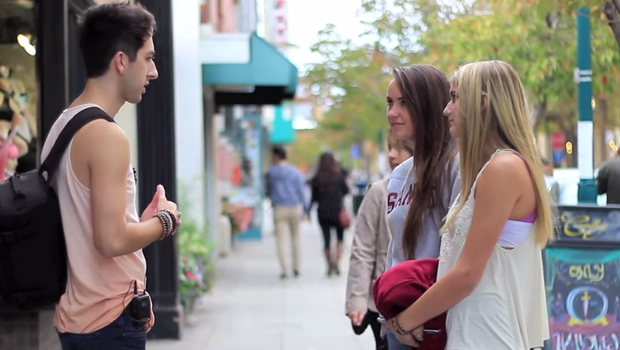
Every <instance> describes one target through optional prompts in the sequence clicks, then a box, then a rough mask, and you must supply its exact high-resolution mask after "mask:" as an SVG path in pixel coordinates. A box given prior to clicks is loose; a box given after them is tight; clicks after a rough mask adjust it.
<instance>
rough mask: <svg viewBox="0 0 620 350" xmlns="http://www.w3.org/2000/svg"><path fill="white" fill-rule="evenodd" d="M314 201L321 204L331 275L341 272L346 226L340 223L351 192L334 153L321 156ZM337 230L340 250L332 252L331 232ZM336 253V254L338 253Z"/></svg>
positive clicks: (313, 195)
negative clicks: (347, 197) (346, 198)
mask: <svg viewBox="0 0 620 350" xmlns="http://www.w3.org/2000/svg"><path fill="white" fill-rule="evenodd" d="M311 188H312V202H311V205H313V204H314V203H317V205H318V208H317V214H318V217H319V225H320V226H321V231H322V232H323V242H324V248H325V259H326V260H327V266H328V268H327V275H328V276H331V275H332V274H333V273H335V274H337V275H340V269H339V264H340V257H341V256H342V241H343V238H344V228H343V227H342V224H341V223H340V212H341V211H342V210H343V209H344V205H343V202H344V196H346V195H347V194H348V193H349V187H348V186H347V183H346V179H345V176H344V174H343V172H342V169H341V167H340V164H339V163H338V161H336V158H334V155H333V154H331V153H328V152H326V153H323V154H322V155H321V157H320V158H319V165H318V168H317V172H316V175H315V176H314V178H313V179H312V180H311ZM332 229H334V230H335V231H336V240H337V241H336V242H337V243H336V251H335V254H332V247H331V231H332ZM334 255H335V256H334Z"/></svg>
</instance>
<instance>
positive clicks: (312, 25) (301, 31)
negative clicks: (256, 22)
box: [287, 0, 363, 72]
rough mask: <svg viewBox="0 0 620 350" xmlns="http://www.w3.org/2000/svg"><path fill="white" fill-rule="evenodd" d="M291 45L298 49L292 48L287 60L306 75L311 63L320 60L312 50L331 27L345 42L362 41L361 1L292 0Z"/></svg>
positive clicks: (289, 27)
mask: <svg viewBox="0 0 620 350" xmlns="http://www.w3.org/2000/svg"><path fill="white" fill-rule="evenodd" d="M287 6H288V41H289V43H291V44H292V45H296V46H298V47H297V48H290V49H289V50H288V52H287V56H288V57H289V59H290V60H291V62H293V63H294V64H295V65H296V66H297V68H298V69H299V71H300V72H305V71H306V68H305V67H306V66H307V64H309V63H313V62H316V61H318V60H319V59H320V58H319V57H317V56H316V55H313V54H312V53H311V52H310V46H312V45H313V44H314V43H316V41H317V33H318V32H319V31H320V30H321V29H323V28H325V26H326V25H327V24H329V23H333V24H335V25H336V27H337V28H338V32H339V33H340V34H341V35H342V36H343V37H344V38H345V39H354V38H357V37H359V35H360V33H362V31H363V26H362V25H361V23H360V21H359V19H358V18H357V16H356V14H357V11H358V10H359V8H360V7H361V0H312V1H310V0H289V1H287Z"/></svg>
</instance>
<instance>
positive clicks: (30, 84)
mask: <svg viewBox="0 0 620 350" xmlns="http://www.w3.org/2000/svg"><path fill="white" fill-rule="evenodd" d="M36 39H37V38H36V31H35V25H34V2H33V1H24V0H0V178H2V179H4V178H6V177H7V176H11V175H12V174H14V173H15V172H25V171H29V170H32V169H34V168H36V144H37V143H36V137H37V117H36V115H37V110H36V107H37V99H38V89H37V79H36V60H35V55H36V54H37V50H36Z"/></svg>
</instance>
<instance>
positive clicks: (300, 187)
mask: <svg viewBox="0 0 620 350" xmlns="http://www.w3.org/2000/svg"><path fill="white" fill-rule="evenodd" d="M295 191H296V192H297V196H298V197H299V200H300V201H301V205H302V206H303V207H304V213H307V212H308V211H309V210H310V209H309V207H310V203H309V201H308V198H307V197H308V196H306V185H305V184H304V175H303V174H302V173H301V172H300V171H297V186H295Z"/></svg>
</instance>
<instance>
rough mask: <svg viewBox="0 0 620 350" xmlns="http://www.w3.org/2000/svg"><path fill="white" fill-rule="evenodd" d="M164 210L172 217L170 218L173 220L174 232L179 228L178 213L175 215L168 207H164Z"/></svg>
mask: <svg viewBox="0 0 620 350" xmlns="http://www.w3.org/2000/svg"><path fill="white" fill-rule="evenodd" d="M162 211H163V212H165V213H166V214H168V216H169V217H170V220H171V221H172V232H174V231H176V228H177V217H176V215H174V213H173V212H172V211H170V210H168V209H164V210H162Z"/></svg>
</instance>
